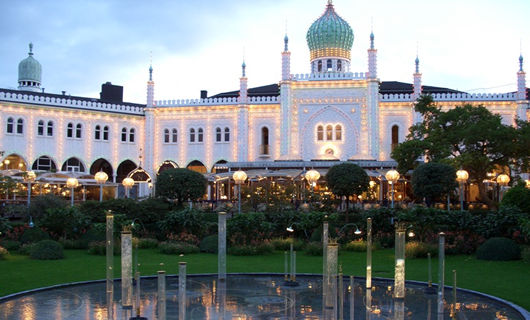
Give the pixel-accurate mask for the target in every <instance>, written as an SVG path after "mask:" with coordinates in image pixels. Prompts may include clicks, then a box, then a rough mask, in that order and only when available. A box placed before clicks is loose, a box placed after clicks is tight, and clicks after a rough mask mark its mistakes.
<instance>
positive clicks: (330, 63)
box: [326, 59, 333, 71]
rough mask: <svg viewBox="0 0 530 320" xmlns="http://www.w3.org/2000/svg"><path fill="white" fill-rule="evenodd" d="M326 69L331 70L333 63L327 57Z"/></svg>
mask: <svg viewBox="0 0 530 320" xmlns="http://www.w3.org/2000/svg"><path fill="white" fill-rule="evenodd" d="M326 64H327V69H328V71H333V63H332V62H331V59H328V61H327V62H326Z"/></svg>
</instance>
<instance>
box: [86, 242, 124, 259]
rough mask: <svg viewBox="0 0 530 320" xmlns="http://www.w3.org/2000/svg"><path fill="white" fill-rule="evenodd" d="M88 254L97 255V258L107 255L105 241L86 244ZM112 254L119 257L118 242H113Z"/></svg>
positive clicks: (119, 248) (119, 244) (119, 247)
mask: <svg viewBox="0 0 530 320" xmlns="http://www.w3.org/2000/svg"><path fill="white" fill-rule="evenodd" d="M88 253H89V254H94V255H98V256H104V255H106V254H107V247H106V245H105V241H94V242H90V243H89V244H88ZM113 254H114V255H115V256H119V255H120V254H121V243H120V242H119V241H114V251H113Z"/></svg>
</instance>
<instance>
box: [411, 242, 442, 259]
mask: <svg viewBox="0 0 530 320" xmlns="http://www.w3.org/2000/svg"><path fill="white" fill-rule="evenodd" d="M428 253H430V254H431V256H435V255H437V254H438V248H437V246H436V245H435V244H428V243H425V242H418V241H411V242H407V244H405V256H406V257H407V258H427V254H428Z"/></svg>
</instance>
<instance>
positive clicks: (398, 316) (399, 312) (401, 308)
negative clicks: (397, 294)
mask: <svg viewBox="0 0 530 320" xmlns="http://www.w3.org/2000/svg"><path fill="white" fill-rule="evenodd" d="M403 319H405V300H404V299H398V300H395V301H394V320H403Z"/></svg>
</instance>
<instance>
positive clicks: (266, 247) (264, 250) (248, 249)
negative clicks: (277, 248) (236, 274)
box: [228, 242, 274, 256]
mask: <svg viewBox="0 0 530 320" xmlns="http://www.w3.org/2000/svg"><path fill="white" fill-rule="evenodd" d="M273 251H274V247H273V246H272V244H270V243H266V242H264V243H260V244H258V245H240V246H232V247H230V248H228V254H231V255H233V256H258V255H263V254H270V253H272V252H273Z"/></svg>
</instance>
